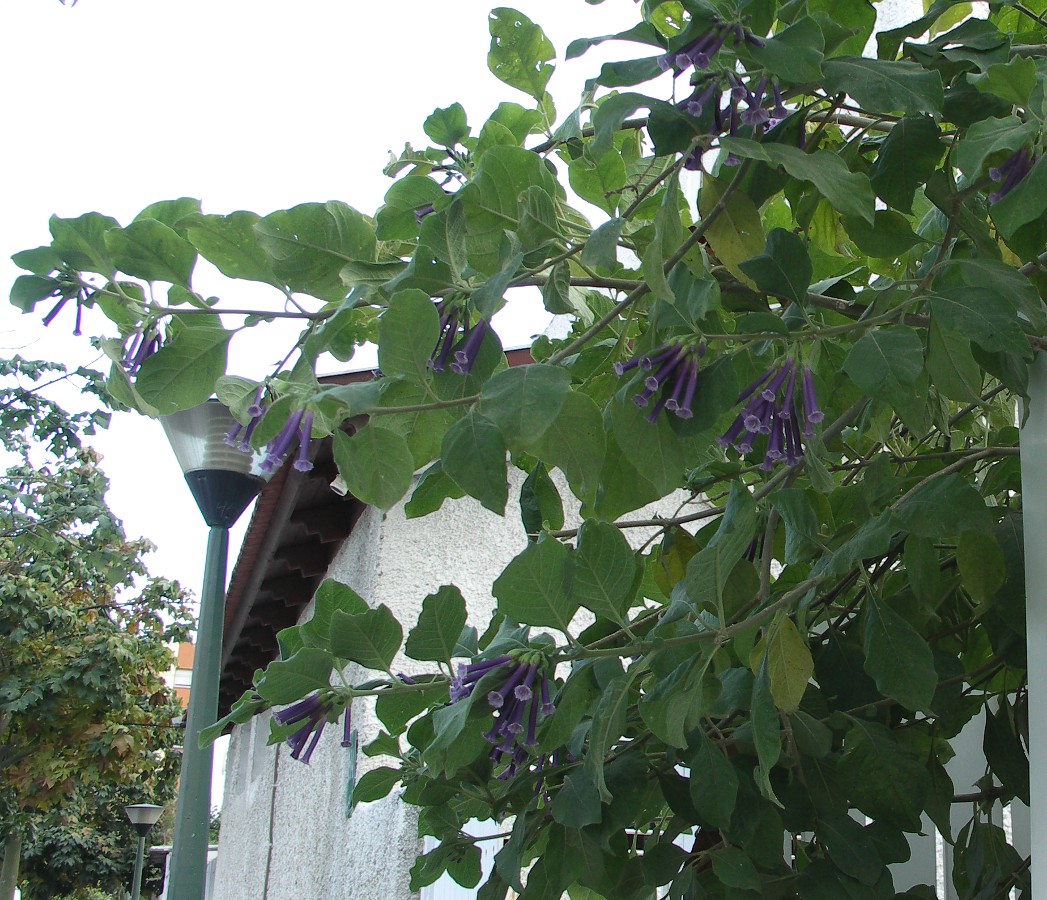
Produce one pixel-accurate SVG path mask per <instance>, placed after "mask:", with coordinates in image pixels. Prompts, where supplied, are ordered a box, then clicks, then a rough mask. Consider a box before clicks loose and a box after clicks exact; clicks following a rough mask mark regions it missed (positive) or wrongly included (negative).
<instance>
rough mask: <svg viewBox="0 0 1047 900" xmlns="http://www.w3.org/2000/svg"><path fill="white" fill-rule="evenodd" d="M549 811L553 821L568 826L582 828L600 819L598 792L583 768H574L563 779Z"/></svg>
mask: <svg viewBox="0 0 1047 900" xmlns="http://www.w3.org/2000/svg"><path fill="white" fill-rule="evenodd" d="M551 812H552V817H553V821H555V822H559V823H560V824H561V825H566V826H567V827H568V828H584V827H585V826H586V825H594V824H595V823H597V822H599V821H600V819H601V818H602V808H601V805H600V792H599V791H598V790H597V789H596V785H595V784H593V781H592V779H591V778H590V777H589V775H588V773H587V772H586V771H585V770H584V769H575V770H574V771H573V772H572V773H571V774H570V775H568V776H567V777H566V778H565V779H564V782H563V787H561V788H560V790H559V791H557V793H556V797H555V798H554V800H553V805H552V809H551Z"/></svg>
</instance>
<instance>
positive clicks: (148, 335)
mask: <svg viewBox="0 0 1047 900" xmlns="http://www.w3.org/2000/svg"><path fill="white" fill-rule="evenodd" d="M63 302H64V301H63ZM78 308H79V307H78ZM44 324H45V325H46V324H47V322H46V321H45V322H44ZM159 349H160V335H159V334H158V333H157V331H156V329H155V327H153V326H151V325H150V326H147V327H146V328H144V329H142V330H141V331H138V332H136V333H135V335H134V337H133V338H131V343H130V344H128V346H127V352H126V353H124V355H123V358H122V359H121V360H120V365H122V366H123V367H124V371H125V372H127V374H128V375H130V376H131V377H132V378H134V376H136V375H137V374H138V370H139V369H141V368H142V363H144V362H145V361H146V360H147V359H149V357H150V356H152V355H153V354H154V353H156V351H157V350H159Z"/></svg>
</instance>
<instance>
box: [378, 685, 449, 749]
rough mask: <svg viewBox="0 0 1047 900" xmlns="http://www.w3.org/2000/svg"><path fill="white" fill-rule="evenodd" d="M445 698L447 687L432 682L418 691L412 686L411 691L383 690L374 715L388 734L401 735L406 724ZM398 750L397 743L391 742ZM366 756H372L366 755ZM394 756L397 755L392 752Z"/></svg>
mask: <svg viewBox="0 0 1047 900" xmlns="http://www.w3.org/2000/svg"><path fill="white" fill-rule="evenodd" d="M446 697H447V685H446V684H445V683H442V682H440V681H436V682H433V684H431V685H426V686H425V687H424V688H421V689H419V687H418V685H412V686H411V690H409V691H408V690H399V689H393V690H385V691H382V692H381V693H380V694H379V695H378V697H377V699H376V700H375V703H374V714H375V715H376V716H378V718H379V720H380V721H381V723H382V724H383V725H384V726H385V727H386V728H388V729H389V732H390V734H395V735H399V734H402V733H403V731H404V728H405V727H406V726H407V723H408V722H410V721H411V719H413V718H414V717H415V716H417V715H418V714H419V713H423V712H425V711H426V710H427V709H429V708H430V707H432V706H435V705H437V704H438V703H441V702H443V700H444V699H446ZM391 743H393V744H394V745H395V747H396V748H397V749H398V748H399V742H398V741H396V740H395V739H393V740H392V741H391ZM368 755H369V756H370V755H372V754H370V753H368ZM393 755H394V756H397V755H399V754H398V753H397V752H394V754H393Z"/></svg>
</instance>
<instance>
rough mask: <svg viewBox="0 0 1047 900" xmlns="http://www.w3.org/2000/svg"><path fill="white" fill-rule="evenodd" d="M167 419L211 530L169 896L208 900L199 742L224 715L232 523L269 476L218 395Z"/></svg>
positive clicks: (207, 781) (206, 803)
mask: <svg viewBox="0 0 1047 900" xmlns="http://www.w3.org/2000/svg"><path fill="white" fill-rule="evenodd" d="M160 421H161V424H162V425H163V427H164V431H165V432H166V433H167V439H168V440H169V441H170V442H171V448H172V449H173V450H174V453H175V457H176V459H177V460H178V465H179V466H181V469H182V472H183V474H184V475H185V480H186V482H187V483H188V485H189V490H190V491H192V494H193V498H194V499H195V500H196V505H197V506H198V507H199V508H200V512H201V514H202V515H203V517H204V521H205V522H206V523H207V524H208V525H209V526H210V528H211V530H210V533H209V534H208V538H207V556H206V557H205V561H204V584H203V590H202V591H201V593H200V616H199V620H198V623H197V631H196V654H195V658H194V661H193V682H192V687H191V689H190V691H189V711H188V714H187V716H186V729H185V738H184V740H183V741H182V746H183V749H182V768H181V774H180V776H179V782H178V805H177V806H176V808H175V827H174V841H173V847H172V852H171V869H170V876H169V881H168V889H167V897H168V900H201V898H202V897H203V896H204V875H205V872H206V869H207V845H208V827H209V824H210V816H211V766H212V761H213V755H214V754H213V751H212V748H211V747H206V748H201V747H200V732H201V731H203V730H204V729H205V728H207V727H208V726H209V725H212V724H214V722H215V721H216V720H217V718H218V681H219V675H220V670H221V658H222V625H223V613H224V607H225V574H226V563H227V559H228V555H229V528H230V526H231V525H232V524H233V523H234V522H235V521H236V520H237V519H238V518H240V515H241V514H242V513H243V511H244V510H245V509H246V508H247V507H248V505H249V504H250V502H251V501H252V500H253V499H254V498H255V497H256V496H257V495H258V492H259V491H260V490H261V489H262V487H263V486H264V484H265V477H264V476H263V473H262V470H261V467H260V462H261V457H260V455H259V454H250V453H244V452H242V451H240V450H238V449H237V448H235V447H230V446H228V445H227V444H226V443H225V437H226V435H227V434H228V433H229V430H230V429H231V428H232V427H233V425H234V424H235V421H234V419H233V417H232V415H231V414H230V412H229V410H228V409H226V408H225V406H223V405H222V404H221V403H219V402H218V401H217V400H213V399H212V400H208V401H207V402H206V403H202V404H200V405H199V406H195V407H193V408H192V409H187V410H184V411H182V412H177V413H174V414H173V415H170V416H164V417H163V418H162V419H161V420H160Z"/></svg>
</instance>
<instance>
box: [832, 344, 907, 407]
mask: <svg viewBox="0 0 1047 900" xmlns="http://www.w3.org/2000/svg"><path fill="white" fill-rule="evenodd" d="M843 370H844V371H845V372H846V373H847V375H848V376H850V378H851V380H852V381H853V382H854V383H855V384H856V385H857V386H858V388H859V389H860V390H861V391H862V392H863V393H865V394H868V395H869V396H870V397H874V398H876V399H877V400H883V401H884V402H886V403H889V404H890V405H892V406H894V407H895V408H896V409H899V410H904V409H907V408H908V407H909V406H911V404H912V394H913V385H914V384H916V382H917V379H919V377H920V375H921V374H923V342H922V341H921V340H920V336H919V335H918V334H917V333H916V332H915V331H914V330H913V329H912V328H909V327H908V326H906V325H891V326H889V327H887V328H877V329H874V330H872V331H869V332H866V334H865V335H863V336H862V338H861V339H860V340H859V341H858V342H857V343H856V344H855V345H854V346H853V347H851V352H850V353H848V354H847V359H845V360H844V363H843Z"/></svg>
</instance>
